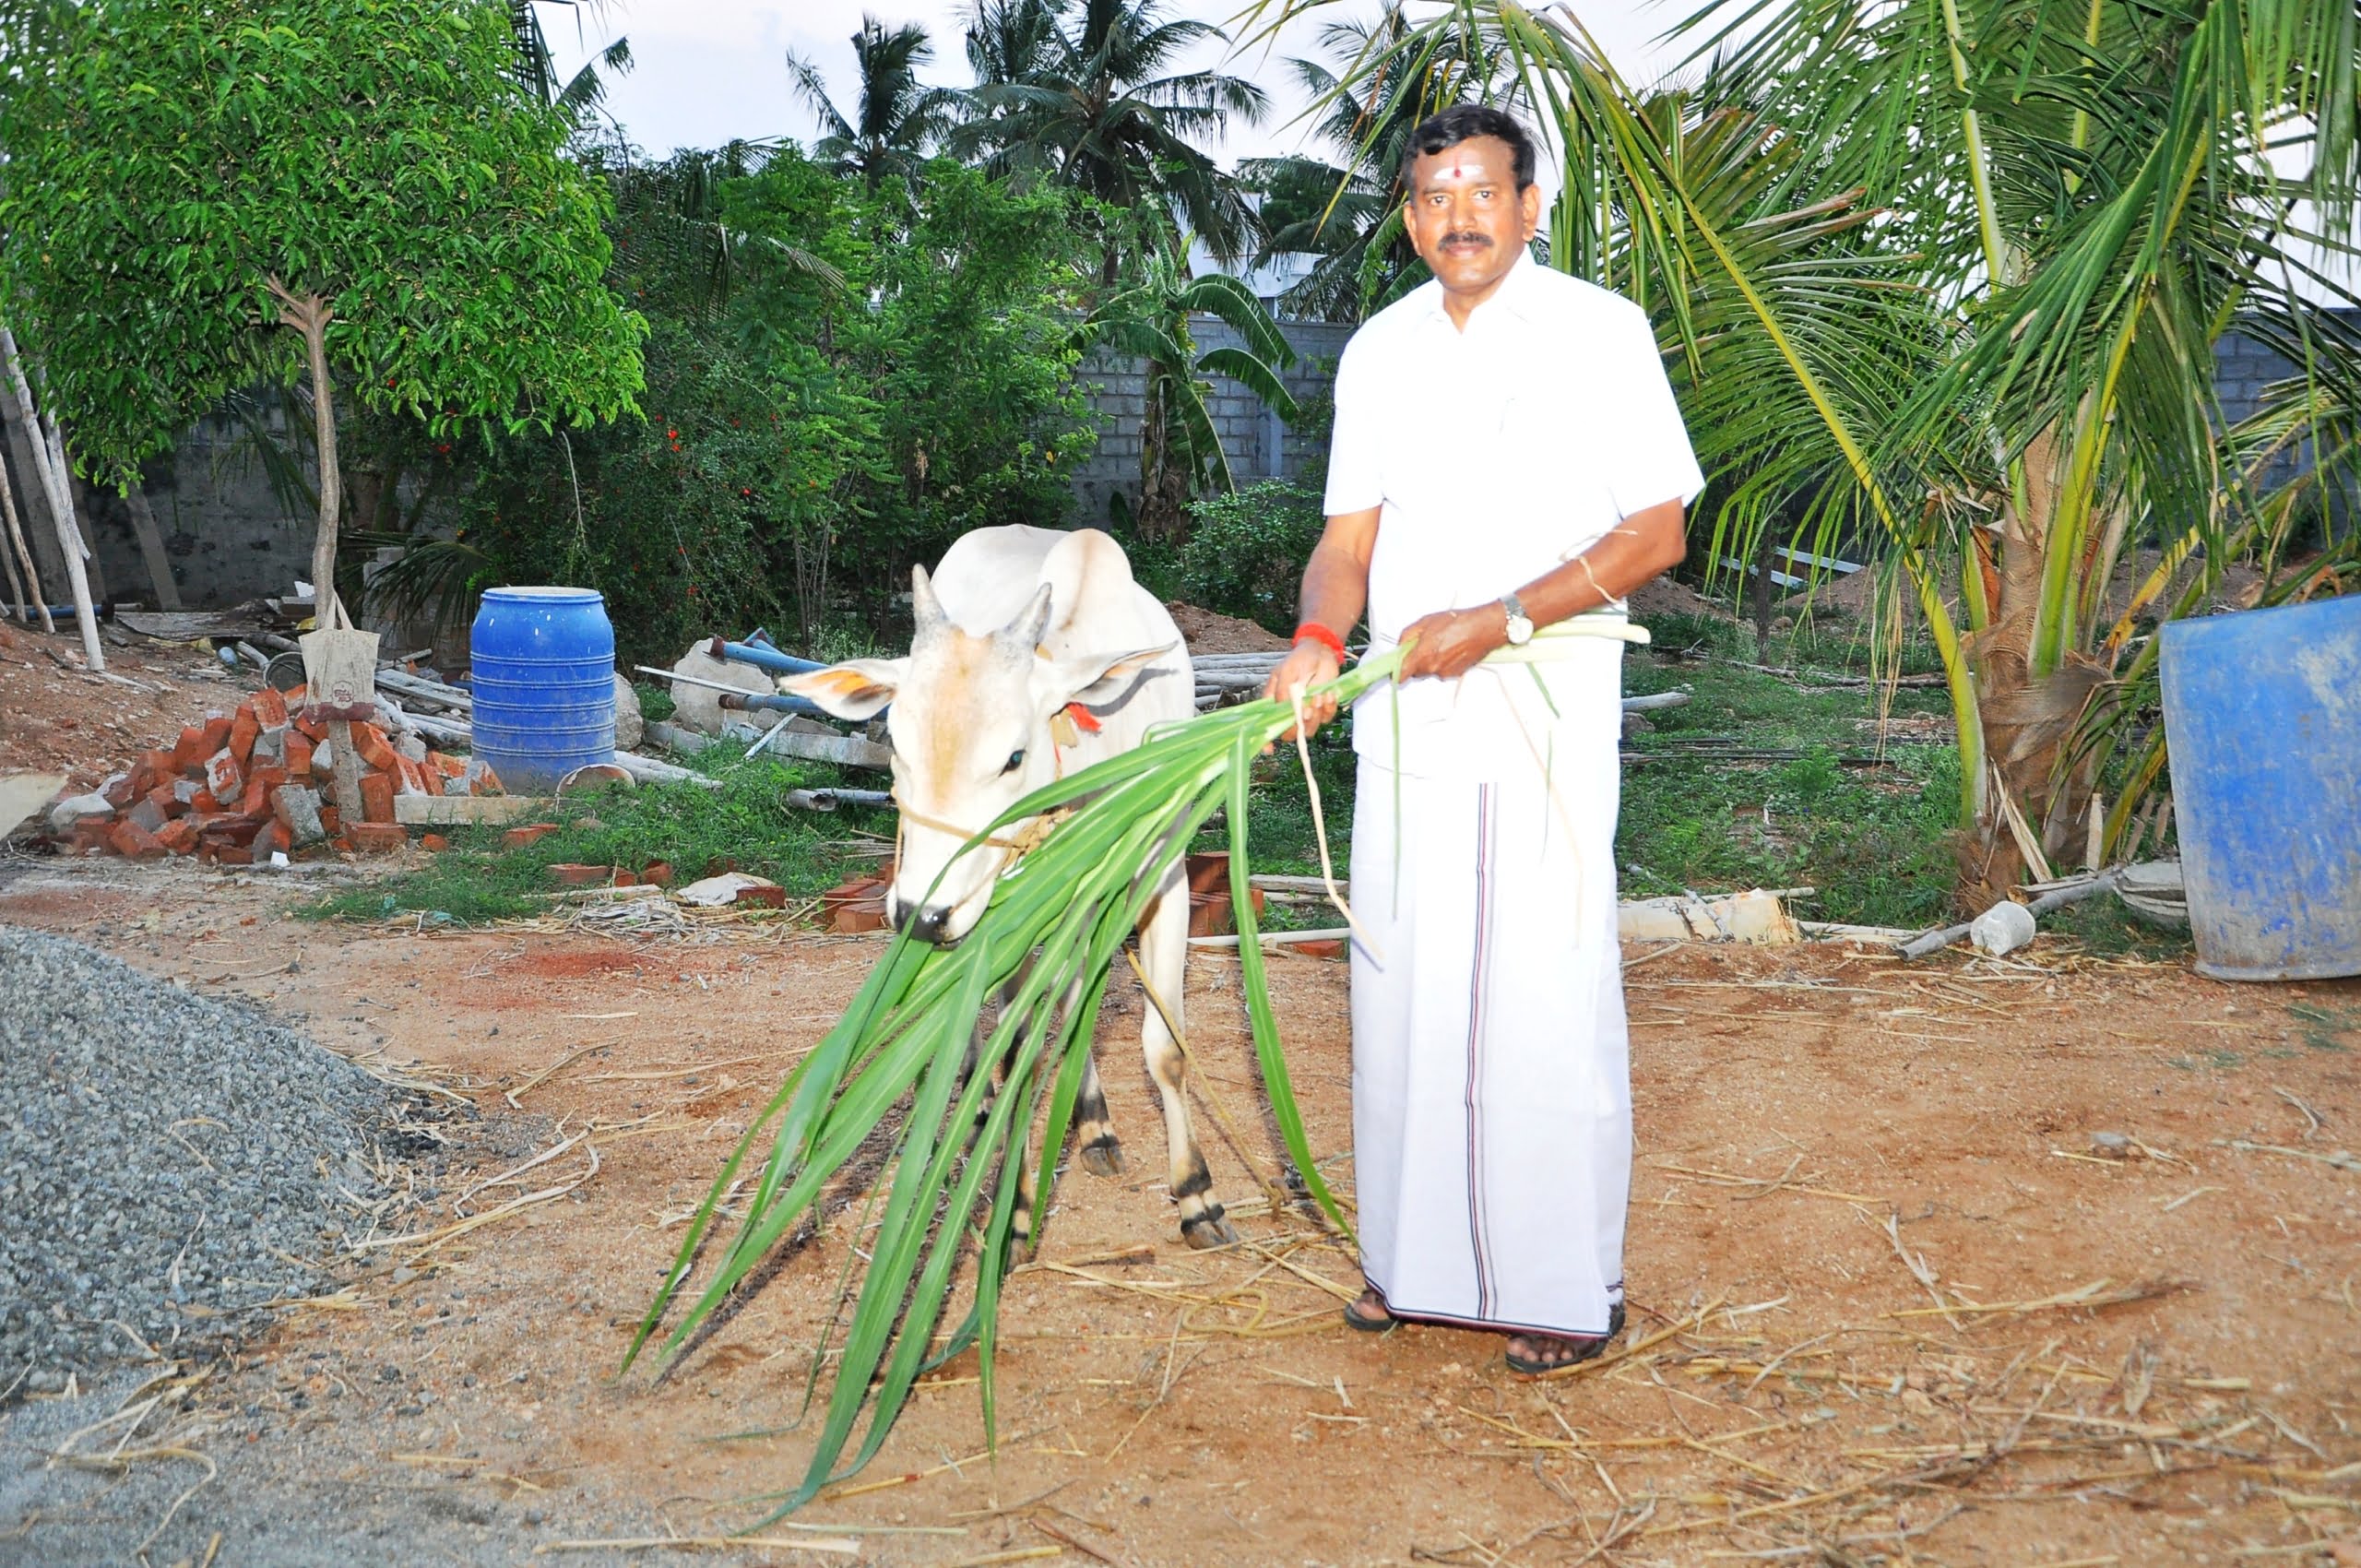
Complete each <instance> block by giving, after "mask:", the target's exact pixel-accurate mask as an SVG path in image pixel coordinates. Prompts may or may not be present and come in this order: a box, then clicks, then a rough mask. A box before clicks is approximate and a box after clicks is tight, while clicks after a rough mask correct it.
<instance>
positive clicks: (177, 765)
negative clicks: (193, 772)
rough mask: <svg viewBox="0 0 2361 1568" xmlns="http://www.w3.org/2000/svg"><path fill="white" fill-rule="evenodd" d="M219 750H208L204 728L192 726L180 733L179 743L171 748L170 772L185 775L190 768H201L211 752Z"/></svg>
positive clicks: (198, 725)
mask: <svg viewBox="0 0 2361 1568" xmlns="http://www.w3.org/2000/svg"><path fill="white" fill-rule="evenodd" d="M215 750H219V748H218V747H215V748H211V749H208V747H207V746H206V744H205V726H204V725H202V724H192V725H190V726H188V727H187V728H186V729H184V730H183V731H181V738H180V743H179V744H177V745H175V746H174V747H173V748H172V771H173V772H175V773H186V772H188V771H189V770H190V769H191V768H194V767H199V766H203V765H204V762H205V759H206V758H207V757H208V756H210V755H211V754H212V752H213V751H215Z"/></svg>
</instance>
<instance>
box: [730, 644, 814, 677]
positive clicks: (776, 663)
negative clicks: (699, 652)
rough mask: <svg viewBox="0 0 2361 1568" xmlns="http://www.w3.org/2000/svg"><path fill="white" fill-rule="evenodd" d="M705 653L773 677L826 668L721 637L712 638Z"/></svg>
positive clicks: (771, 649) (808, 661)
mask: <svg viewBox="0 0 2361 1568" xmlns="http://www.w3.org/2000/svg"><path fill="white" fill-rule="evenodd" d="M706 653H708V654H710V655H712V656H713V657H714V658H716V659H730V660H731V661H732V662H735V663H739V664H751V665H753V667H754V668H755V669H757V670H767V671H771V672H772V673H773V674H775V675H809V674H810V673H811V672H812V671H814V670H825V669H826V668H827V666H826V665H825V664H822V663H820V662H818V661H817V660H815V659H798V658H796V657H795V656H794V655H793V654H791V653H781V652H779V651H778V649H777V648H775V647H763V646H761V645H760V644H756V643H733V642H730V641H729V640H728V639H727V638H723V637H716V638H714V639H713V641H712V642H711V643H709V644H707V645H706Z"/></svg>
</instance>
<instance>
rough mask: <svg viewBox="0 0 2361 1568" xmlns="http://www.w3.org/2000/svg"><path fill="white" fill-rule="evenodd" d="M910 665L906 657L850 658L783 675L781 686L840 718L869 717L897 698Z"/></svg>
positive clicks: (780, 688) (790, 693)
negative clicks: (799, 673)
mask: <svg viewBox="0 0 2361 1568" xmlns="http://www.w3.org/2000/svg"><path fill="white" fill-rule="evenodd" d="M909 666H910V661H909V660H908V659H846V660H845V661H844V662H843V663H842V664H831V665H829V666H828V667H827V668H826V669H825V670H813V671H810V672H808V673H806V674H801V675H782V676H780V677H779V683H778V689H779V690H780V691H782V692H785V693H786V694H787V695H789V696H796V697H806V698H809V699H810V700H811V701H813V702H814V703H817V704H818V705H819V706H820V707H822V708H824V709H825V710H826V711H828V712H829V713H832V714H834V715H836V717H837V718H838V719H867V718H869V717H871V716H872V715H873V714H875V713H876V711H877V710H878V709H879V708H881V707H884V706H885V705H886V704H887V703H889V702H892V701H893V700H894V693H895V692H896V690H898V689H899V688H900V686H901V684H902V677H903V676H904V675H906V674H908V672H909Z"/></svg>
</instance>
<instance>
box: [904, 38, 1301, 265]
mask: <svg viewBox="0 0 2361 1568" xmlns="http://www.w3.org/2000/svg"><path fill="white" fill-rule="evenodd" d="M1228 37H1229V35H1228V33H1225V32H1224V31H1222V30H1220V29H1219V28H1217V27H1215V26H1214V25H1213V24H1211V23H1210V22H1200V21H1191V20H1187V19H1173V18H1169V17H1168V16H1167V15H1166V14H1165V9H1164V7H1163V6H1161V5H1160V4H1159V3H1158V0H977V3H976V6H975V9H974V11H973V12H972V13H971V16H970V19H969V24H968V59H969V61H970V63H971V64H973V65H976V67H977V69H978V72H979V77H978V81H977V84H976V86H975V87H973V88H972V89H969V91H968V99H969V103H970V110H969V114H970V117H969V119H968V121H967V124H966V125H963V126H962V127H960V129H959V130H958V131H956V132H955V133H954V135H953V137H952V140H951V147H952V148H953V149H954V150H955V151H957V152H959V153H961V154H963V155H966V156H976V155H979V154H980V155H982V156H984V157H986V158H988V159H991V160H997V162H998V164H999V165H1001V166H1004V167H1006V168H1007V169H1009V170H1010V171H1011V172H1015V173H1017V174H1019V175H1020V176H1026V177H1030V176H1033V175H1035V174H1038V176H1040V177H1045V178H1048V179H1050V180H1053V181H1055V182H1057V183H1058V184H1064V185H1069V186H1072V187H1073V188H1074V189H1075V190H1078V191H1080V192H1082V193H1083V194H1084V195H1086V196H1090V197H1091V198H1092V199H1093V200H1095V201H1097V202H1098V203H1100V204H1101V205H1102V206H1103V207H1105V208H1108V209H1109V210H1111V211H1115V212H1133V213H1138V212H1153V213H1156V214H1158V215H1161V216H1162V217H1164V218H1165V219H1166V220H1167V221H1168V223H1170V222H1175V221H1178V222H1185V223H1186V224H1187V225H1188V227H1189V229H1190V230H1191V232H1193V233H1194V234H1195V235H1196V236H1197V237H1198V238H1199V239H1202V240H1203V241H1204V243H1205V246H1206V248H1207V249H1208V250H1210V251H1212V252H1213V254H1214V255H1216V256H1217V257H1219V258H1221V259H1222V260H1224V261H1234V260H1236V259H1238V258H1239V257H1240V256H1243V255H1246V254H1247V252H1248V251H1249V250H1251V249H1252V244H1253V241H1254V238H1255V235H1256V232H1257V231H1256V226H1255V221H1254V214H1253V210H1252V208H1250V207H1249V206H1248V205H1247V203H1246V200H1245V198H1244V196H1242V195H1241V194H1240V191H1239V188H1238V185H1237V184H1236V182H1235V181H1233V180H1231V179H1230V178H1229V177H1228V175H1227V174H1225V173H1224V172H1222V171H1221V169H1220V168H1219V167H1218V166H1217V165H1216V163H1215V162H1214V160H1212V158H1211V157H1209V156H1208V155H1207V154H1206V153H1205V152H1204V151H1203V150H1202V149H1201V148H1199V147H1198V146H1197V145H1196V142H1197V138H1200V137H1210V136H1217V135H1219V134H1220V133H1221V131H1222V129H1223V128H1224V126H1226V125H1228V121H1229V119H1230V117H1231V116H1232V115H1236V116H1237V117H1238V118H1240V119H1241V120H1243V121H1245V122H1246V123H1247V124H1249V125H1257V124H1260V123H1261V121H1262V118H1263V116H1264V113H1266V112H1267V110H1268V107H1269V101H1268V99H1267V98H1266V97H1265V96H1264V92H1263V89H1260V88H1258V87H1256V86H1255V85H1254V84H1253V83H1252V82H1250V81H1247V80H1245V79H1244V78H1243V77H1233V76H1227V75H1225V74H1223V73H1221V72H1219V71H1182V72H1171V73H1170V74H1166V73H1168V72H1169V67H1170V66H1171V65H1173V64H1174V62H1175V61H1176V59H1177V58H1178V57H1179V56H1180V55H1181V53H1184V52H1185V51H1187V50H1188V49H1190V48H1191V47H1192V46H1193V45H1196V44H1198V43H1201V42H1228ZM987 69H989V70H991V71H994V72H996V73H997V72H1003V71H1005V72H1009V73H1011V74H1010V75H1007V76H1005V77H1002V76H998V75H995V76H991V77H986V76H984V75H982V73H983V72H984V71H986V70H987ZM1120 232H1121V231H1116V232H1110V233H1109V236H1108V238H1107V240H1106V243H1105V246H1104V249H1103V251H1102V254H1101V260H1100V268H1099V281H1100V284H1101V285H1102V286H1103V287H1109V288H1111V287H1113V285H1114V283H1115V280H1116V276H1117V272H1118V269H1119V267H1120V260H1121V251H1120V248H1119V244H1118V236H1119V234H1120Z"/></svg>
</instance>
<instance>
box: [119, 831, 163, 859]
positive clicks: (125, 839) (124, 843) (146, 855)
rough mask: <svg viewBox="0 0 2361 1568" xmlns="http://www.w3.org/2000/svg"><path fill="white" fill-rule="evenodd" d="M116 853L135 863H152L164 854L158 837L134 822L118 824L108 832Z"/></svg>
mask: <svg viewBox="0 0 2361 1568" xmlns="http://www.w3.org/2000/svg"><path fill="white" fill-rule="evenodd" d="M107 842H108V843H109V844H112V845H113V847H114V852H115V853H116V854H118V855H123V856H125V857H127V858H128V859H131V860H135V861H152V860H154V859H155V858H156V857H157V856H159V855H160V854H162V853H163V852H164V847H163V846H162V845H161V844H159V843H157V842H156V836H155V835H154V834H152V833H150V832H148V831H147V830H146V829H145V828H143V827H141V826H138V825H137V824H136V823H133V822H118V823H116V824H115V825H114V826H113V827H112V828H111V829H109V830H108V832H107Z"/></svg>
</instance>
